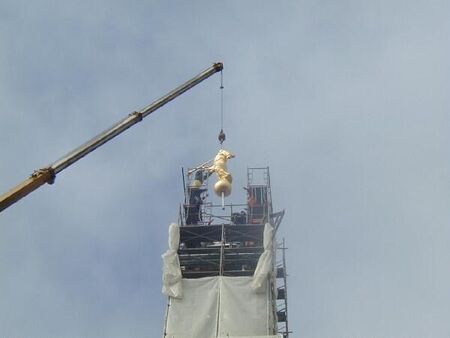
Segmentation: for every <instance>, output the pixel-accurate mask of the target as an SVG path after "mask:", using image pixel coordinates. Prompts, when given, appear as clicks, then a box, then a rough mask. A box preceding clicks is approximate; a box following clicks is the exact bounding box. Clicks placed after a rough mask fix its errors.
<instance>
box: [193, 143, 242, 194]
mask: <svg viewBox="0 0 450 338" xmlns="http://www.w3.org/2000/svg"><path fill="white" fill-rule="evenodd" d="M233 157H234V155H233V154H232V153H230V152H229V151H227V150H224V149H220V150H219V152H218V153H217V155H216V157H214V161H213V164H212V165H211V166H207V165H208V164H209V163H210V162H211V161H208V162H206V163H204V164H202V165H201V166H199V167H197V168H195V169H192V170H190V171H189V174H191V173H193V172H194V171H197V170H199V169H203V170H204V171H206V172H208V173H209V174H211V173H216V175H217V178H218V180H217V182H216V184H214V191H215V192H216V194H217V195H218V196H222V194H223V196H224V197H226V196H228V195H230V193H231V182H233V177H232V176H231V174H230V173H229V172H228V169H227V161H228V160H229V159H230V158H233Z"/></svg>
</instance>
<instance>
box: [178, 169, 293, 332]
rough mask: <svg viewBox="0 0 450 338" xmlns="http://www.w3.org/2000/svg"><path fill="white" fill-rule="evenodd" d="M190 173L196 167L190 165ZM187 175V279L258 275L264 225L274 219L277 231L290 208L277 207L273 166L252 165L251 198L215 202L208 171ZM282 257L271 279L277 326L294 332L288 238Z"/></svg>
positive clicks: (183, 253) (183, 259) (183, 257)
mask: <svg viewBox="0 0 450 338" xmlns="http://www.w3.org/2000/svg"><path fill="white" fill-rule="evenodd" d="M187 172H190V170H187ZM201 175H202V176H200V175H197V177H190V175H184V170H183V184H184V192H185V198H184V203H183V204H182V205H181V206H180V225H181V226H180V245H179V249H178V256H179V261H180V267H181V272H182V276H183V278H200V277H208V276H252V275H253V274H254V272H255V268H256V266H257V263H258V260H259V257H260V256H261V254H262V253H263V252H264V227H265V223H266V222H270V223H271V224H272V226H273V227H274V230H275V231H274V236H275V235H276V233H277V230H278V228H279V226H280V224H281V221H282V219H283V217H284V210H282V211H280V212H276V213H274V212H273V206H272V196H271V194H272V193H271V186H270V174H269V168H268V167H261V168H247V187H246V188H244V189H245V190H246V191H247V201H246V202H247V203H245V204H226V205H215V204H213V203H211V202H209V201H208V195H207V191H208V176H206V175H203V174H201ZM273 249H274V253H276V252H277V251H281V253H282V255H281V261H279V262H278V261H275V260H274V271H275V274H274V276H273V278H272V279H271V288H272V291H273V295H277V297H275V298H276V299H273V311H274V315H276V318H277V323H278V324H277V325H276V326H277V328H276V329H277V331H278V333H279V334H281V335H282V336H283V337H285V338H288V337H289V333H290V331H289V325H288V317H287V275H286V257H285V251H286V249H287V248H286V247H285V241H284V239H283V241H282V242H281V243H277V244H276V245H275V246H274V248H273Z"/></svg>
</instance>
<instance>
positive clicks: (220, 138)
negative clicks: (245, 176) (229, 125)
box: [218, 70, 225, 149]
mask: <svg viewBox="0 0 450 338" xmlns="http://www.w3.org/2000/svg"><path fill="white" fill-rule="evenodd" d="M218 139H219V142H220V149H222V143H223V142H224V141H225V133H224V131H223V70H221V71H220V132H219V136H218Z"/></svg>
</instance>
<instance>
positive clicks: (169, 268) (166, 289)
mask: <svg viewBox="0 0 450 338" xmlns="http://www.w3.org/2000/svg"><path fill="white" fill-rule="evenodd" d="M179 244H180V227H179V226H178V224H175V223H172V224H170V226H169V250H167V251H166V252H165V253H164V254H163V255H162V256H161V257H162V259H163V287H162V293H164V294H165V295H167V296H170V297H175V298H181V297H182V296H183V294H182V287H181V278H182V275H181V269H180V259H179V257H178V245H179Z"/></svg>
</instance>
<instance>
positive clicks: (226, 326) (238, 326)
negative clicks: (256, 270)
mask: <svg viewBox="0 0 450 338" xmlns="http://www.w3.org/2000/svg"><path fill="white" fill-rule="evenodd" d="M252 280H253V277H247V276H245V277H224V276H217V277H205V278H198V279H182V288H183V298H182V299H176V298H170V299H169V307H168V312H167V320H166V325H165V337H166V338H215V337H224V338H225V337H236V338H237V337H239V338H244V337H248V338H250V337H255V338H256V337H266V338H267V337H276V336H273V335H272V334H273V333H272V332H273V329H274V327H275V325H276V323H275V320H274V318H273V308H272V304H273V300H272V295H271V291H270V288H269V287H268V286H267V287H266V292H255V290H254V289H253V288H252V287H251V283H252Z"/></svg>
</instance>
